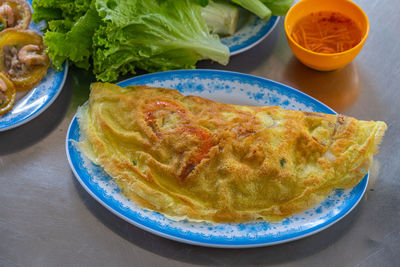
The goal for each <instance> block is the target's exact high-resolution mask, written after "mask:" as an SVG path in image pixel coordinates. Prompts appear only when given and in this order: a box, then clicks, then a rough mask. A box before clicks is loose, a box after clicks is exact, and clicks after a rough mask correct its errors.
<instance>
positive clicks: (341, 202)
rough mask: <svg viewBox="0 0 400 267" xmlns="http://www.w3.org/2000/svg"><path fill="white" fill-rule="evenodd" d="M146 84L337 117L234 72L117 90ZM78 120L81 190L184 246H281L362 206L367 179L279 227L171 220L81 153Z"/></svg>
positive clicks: (74, 133)
mask: <svg viewBox="0 0 400 267" xmlns="http://www.w3.org/2000/svg"><path fill="white" fill-rule="evenodd" d="M135 84H138V85H149V86H156V87H165V88H174V89H178V90H179V91H181V92H182V93H183V94H185V95H187V94H191V95H197V96H202V97H206V98H209V99H212V100H215V101H220V102H225V103H232V104H242V105H277V106H281V107H283V108H289V109H296V110H304V111H316V112H324V113H330V114H336V113H335V112H334V111H333V110H332V109H330V108H329V107H327V106H325V105H324V104H322V103H321V102H319V101H317V100H315V99H313V98H311V97H310V96H307V95H305V94H303V93H301V92H299V91H297V90H295V89H293V88H290V87H288V86H286V85H283V84H280V83H277V82H274V81H271V80H267V79H263V78H259V77H255V76H251V75H246V74H240V73H235V72H227V71H217V70H182V71H169V72H161V73H153V74H147V75H143V76H138V77H135V78H132V79H128V80H125V81H123V82H120V83H119V85H120V86H123V87H125V86H128V85H135ZM83 138H84V137H83V136H82V135H81V132H80V129H79V125H78V122H77V118H76V116H75V117H74V118H73V119H72V122H71V124H70V126H69V129H68V132H67V136H66V143H65V145H66V153H67V157H68V161H69V164H70V165H71V168H72V170H73V172H74V174H75V176H76V178H77V179H78V181H79V182H80V183H81V185H82V186H83V187H84V188H85V190H86V191H87V192H88V193H89V194H90V195H91V196H92V197H94V198H95V199H96V200H97V201H98V202H99V203H100V204H102V205H103V206H104V207H106V208H107V209H108V210H110V211H111V212H112V213H114V214H116V215H117V216H119V217H121V218H122V219H124V220H126V221H127V222H129V223H131V224H133V225H135V226H137V227H139V228H141V229H143V230H146V231H149V232H151V233H153V234H156V235H159V236H162V237H166V238H169V239H172V240H175V241H180V242H184V243H188V244H194V245H200V246H208V247H222V248H245V247H259V246H268V245H274V244H279V243H284V242H288V241H292V240H296V239H299V238H303V237H306V236H309V235H311V234H315V233H317V232H319V231H321V230H323V229H325V228H327V227H329V226H330V225H332V224H334V223H335V222H337V221H339V220H340V219H342V218H343V217H344V216H346V215H347V214H348V213H349V212H350V211H351V210H352V209H353V208H354V207H355V206H356V205H357V204H358V202H359V201H360V199H361V198H362V196H363V194H364V192H365V189H366V187H367V184H368V175H366V176H365V178H364V179H363V180H362V181H361V182H360V183H359V184H358V185H357V186H356V187H354V188H353V189H351V190H336V191H334V192H333V193H332V194H330V195H329V196H328V197H327V198H326V199H325V200H324V201H323V202H322V203H321V204H319V205H317V206H316V207H314V208H312V209H310V210H308V211H305V212H302V213H299V214H296V215H293V216H291V217H289V218H286V219H285V220H283V221H281V222H278V223H269V222H251V223H242V224H211V223H206V222H188V221H173V220H170V219H168V218H166V217H165V216H163V215H162V214H160V213H157V212H154V211H149V210H146V209H143V208H141V207H139V206H137V205H136V204H135V203H133V202H131V201H130V200H128V199H127V198H125V197H124V196H123V195H122V194H121V192H120V190H119V188H118V186H117V185H116V183H115V182H113V180H112V179H111V178H110V177H109V176H108V175H107V174H105V173H104V171H103V170H102V168H101V167H99V166H97V165H94V164H93V163H92V162H90V160H88V159H87V158H86V157H85V156H84V155H83V153H81V151H80V150H79V146H78V145H77V142H79V141H81V140H83Z"/></svg>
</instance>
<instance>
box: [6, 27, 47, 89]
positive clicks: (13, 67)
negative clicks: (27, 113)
mask: <svg viewBox="0 0 400 267" xmlns="http://www.w3.org/2000/svg"><path fill="white" fill-rule="evenodd" d="M44 50H45V46H44V44H43V38H42V36H41V35H40V34H38V33H36V32H35V31H32V30H21V29H6V30H4V31H2V32H0V70H1V71H3V72H4V73H6V74H7V76H8V77H9V79H10V80H11V81H12V82H13V83H14V85H15V89H16V90H17V91H18V90H30V89H32V88H33V87H34V86H35V85H37V84H38V83H40V81H41V80H42V79H43V78H44V76H46V74H47V69H48V68H49V66H50V59H49V56H48V55H47V54H45V51H44Z"/></svg>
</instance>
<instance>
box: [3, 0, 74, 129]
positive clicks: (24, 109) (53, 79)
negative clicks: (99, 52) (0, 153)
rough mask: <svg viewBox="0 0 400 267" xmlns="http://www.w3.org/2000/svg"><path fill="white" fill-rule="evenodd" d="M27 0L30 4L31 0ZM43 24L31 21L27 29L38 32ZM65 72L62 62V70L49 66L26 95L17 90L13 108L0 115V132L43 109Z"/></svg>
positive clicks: (61, 81)
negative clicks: (45, 73) (38, 81)
mask: <svg viewBox="0 0 400 267" xmlns="http://www.w3.org/2000/svg"><path fill="white" fill-rule="evenodd" d="M28 2H29V4H32V0H29V1H28ZM43 26H44V25H43V24H42V23H39V24H35V23H33V22H31V24H30V25H29V29H31V30H35V31H36V32H39V33H40V32H41V31H40V30H41V28H42V27H43ZM67 72H68V66H67V64H64V66H63V70H62V71H59V72H57V71H55V70H54V69H52V68H49V70H48V71H47V75H46V76H45V77H44V78H43V80H42V81H41V82H40V83H39V84H38V85H37V86H35V87H34V88H33V89H32V90H30V91H29V92H28V93H27V94H26V95H24V96H22V97H21V96H20V95H19V94H21V93H20V92H17V100H16V101H15V103H14V107H13V109H12V110H11V111H10V112H8V113H6V114H4V115H2V116H1V115H0V132H2V131H6V130H10V129H12V128H15V127H17V126H20V125H22V124H24V123H27V122H29V121H30V120H32V119H34V118H36V117H37V116H39V115H40V114H41V113H42V112H43V111H45V110H46V109H47V108H48V107H49V106H50V105H51V103H53V102H54V100H55V99H56V98H57V96H58V94H59V93H60V91H61V89H62V87H63V85H64V82H65V78H66V77H67Z"/></svg>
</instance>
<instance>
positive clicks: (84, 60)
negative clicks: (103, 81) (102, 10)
mask: <svg viewBox="0 0 400 267" xmlns="http://www.w3.org/2000/svg"><path fill="white" fill-rule="evenodd" d="M60 25H64V26H63V27H66V28H64V29H63V30H62V31H60V28H61V26H60ZM68 25H72V27H71V29H70V30H69V31H66V30H67V28H68ZM99 25H100V17H99V16H98V15H97V12H96V11H95V10H93V9H89V10H88V11H87V12H86V14H85V15H84V16H82V17H81V18H79V19H78V20H77V21H76V22H75V23H72V22H68V21H51V22H49V27H50V28H49V31H47V33H46V34H45V36H44V43H45V45H46V46H47V47H48V48H47V52H48V54H49V57H50V59H51V60H52V62H53V65H54V66H55V67H56V69H61V68H62V64H63V63H64V61H65V60H66V59H69V60H71V61H72V62H74V63H75V65H76V66H78V67H81V68H85V69H88V68H89V58H90V56H91V55H92V52H93V49H92V36H93V34H94V32H95V30H96V29H97V28H98V26H99ZM57 30H59V31H57Z"/></svg>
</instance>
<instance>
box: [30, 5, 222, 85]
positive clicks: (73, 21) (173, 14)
mask: <svg viewBox="0 0 400 267" xmlns="http://www.w3.org/2000/svg"><path fill="white" fill-rule="evenodd" d="M207 3H208V1H205V0H34V4H33V7H34V13H36V15H35V18H36V19H37V20H42V19H45V20H46V21H47V22H48V31H47V32H46V34H45V36H44V42H45V45H46V46H47V47H48V48H47V52H48V53H49V56H50V59H51V60H52V62H53V65H54V66H55V67H56V68H57V69H60V68H61V67H62V64H63V62H64V61H65V60H67V59H68V60H69V61H70V62H71V63H73V64H75V65H76V66H78V67H82V68H88V67H89V66H90V63H93V71H94V73H95V74H96V75H97V78H98V79H100V80H102V81H113V80H116V79H117V78H118V77H119V75H121V74H126V73H129V72H130V73H135V69H136V68H140V69H144V70H147V71H150V72H154V71H162V70H171V69H182V68H185V69H187V68H194V67H195V64H196V62H197V61H198V60H200V59H211V60H213V61H217V62H219V63H221V64H227V63H228V60H229V56H230V52H229V49H228V48H227V47H226V46H225V45H223V44H222V43H221V41H220V39H219V37H218V36H217V35H214V34H210V33H209V29H208V27H207V24H206V22H205V21H204V19H203V17H202V15H201V11H202V6H201V5H207Z"/></svg>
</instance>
